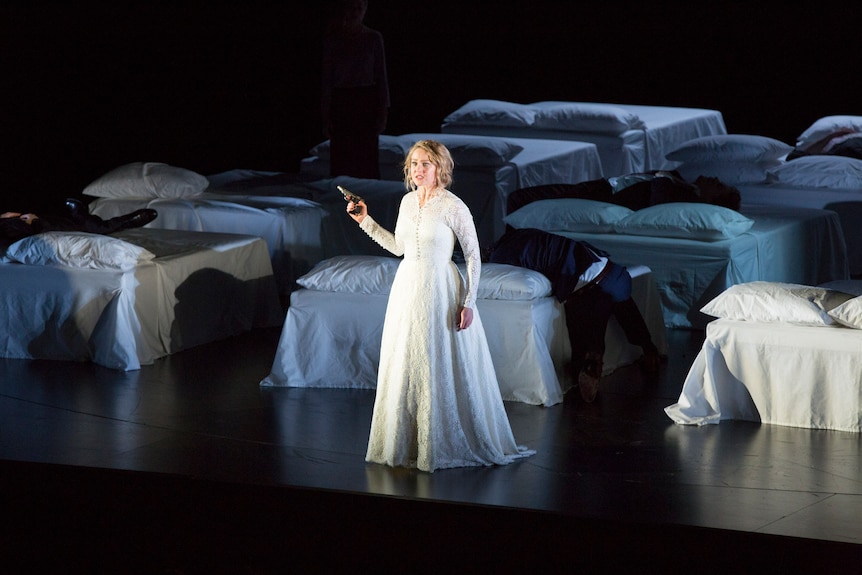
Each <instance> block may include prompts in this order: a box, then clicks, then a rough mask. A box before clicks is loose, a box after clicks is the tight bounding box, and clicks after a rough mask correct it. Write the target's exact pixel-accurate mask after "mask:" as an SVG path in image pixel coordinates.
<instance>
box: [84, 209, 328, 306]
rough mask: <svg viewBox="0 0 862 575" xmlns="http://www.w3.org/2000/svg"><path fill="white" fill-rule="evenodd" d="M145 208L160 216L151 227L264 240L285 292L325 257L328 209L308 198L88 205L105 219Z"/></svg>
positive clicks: (278, 280)
mask: <svg viewBox="0 0 862 575" xmlns="http://www.w3.org/2000/svg"><path fill="white" fill-rule="evenodd" d="M142 208H152V209H154V210H156V211H157V212H158V213H159V216H158V217H157V218H156V219H155V220H154V221H153V222H151V223H150V224H148V225H147V227H148V228H151V229H168V230H187V231H204V232H219V233H233V234H245V235H255V236H259V237H262V238H263V239H264V240H265V241H266V245H267V248H268V252H269V255H270V262H271V265H272V269H273V274H274V275H275V279H276V282H277V284H278V286H279V289H280V291H281V293H282V294H287V293H289V292H290V291H291V290H292V289H293V287H294V283H295V281H296V278H298V277H299V276H301V275H302V274H304V273H305V272H307V271H308V270H309V269H311V267H312V266H313V265H314V264H315V263H317V262H318V261H320V260H321V259H322V256H323V247H322V242H321V237H320V233H321V232H320V230H321V222H322V220H323V218H324V217H325V216H326V211H325V210H324V209H323V208H322V206H320V204H318V203H316V202H313V201H311V200H307V199H302V198H296V197H278V196H253V195H240V194H220V193H214V192H205V193H204V194H203V195H201V196H199V197H196V198H188V199H164V198H97V199H96V200H94V201H93V202H92V203H91V204H90V205H89V209H90V212H91V213H93V214H95V215H98V216H100V217H102V218H105V219H107V218H112V217H115V216H119V215H122V214H127V213H130V212H132V211H134V210H138V209H142Z"/></svg>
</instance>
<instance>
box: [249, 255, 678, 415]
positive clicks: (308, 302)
mask: <svg viewBox="0 0 862 575" xmlns="http://www.w3.org/2000/svg"><path fill="white" fill-rule="evenodd" d="M399 261H400V259H398V258H393V257H378V256H346V257H335V258H331V259H329V260H326V261H324V262H321V263H320V264H319V265H318V266H316V267H315V268H314V269H313V270H312V271H311V272H309V274H307V275H306V276H305V277H304V278H302V279H301V280H300V283H301V284H302V285H303V286H304V287H303V288H302V289H299V290H297V291H295V292H293V294H291V302H290V307H289V308H288V312H287V317H286V319H285V324H284V326H283V328H282V334H281V338H280V340H279V344H278V349H277V352H276V356H275V359H274V361H273V366H272V370H271V373H270V374H269V375H268V376H267V377H266V378H264V379H263V380H262V381H261V385H262V386H265V387H269V386H288V387H332V388H343V387H349V388H360V389H374V388H375V387H376V384H377V366H378V363H379V359H380V340H381V337H382V333H383V320H384V316H385V312H386V303H387V300H388V297H389V295H388V294H389V286H390V285H391V282H392V278H393V277H394V274H395V270H396V267H397V265H398V262H399ZM462 273H463V270H462ZM630 273H631V274H632V276H633V294H632V297H633V299H634V300H635V302H636V303H637V305H638V307H639V309H640V310H641V314H642V315H643V316H644V319H645V321H646V322H647V326H648V327H649V329H650V333H651V335H652V338H653V341H654V343H655V344H656V346H657V347H658V348H659V352H660V353H662V354H664V353H666V351H667V343H666V338H665V330H664V325H663V322H662V315H661V304H660V303H659V301H658V294H657V293H656V290H655V284H654V282H653V281H652V277H651V274H650V273H649V270H648V269H647V268H645V267H639V268H635V269H633V270H630ZM550 294H551V285H550V282H549V281H548V279H547V278H546V277H545V276H543V275H542V274H540V273H538V272H535V271H533V270H529V269H526V268H520V267H516V266H509V265H504V264H493V263H486V264H483V266H482V276H481V280H480V286H479V299H478V302H477V309H478V312H479V315H480V317H481V319H482V324H483V326H484V328H485V333H486V335H487V337H488V344H489V346H490V348H491V355H492V358H493V361H494V367H495V369H496V371H497V377H498V380H499V384H500V391H501V394H502V396H503V399H504V400H507V401H520V402H524V403H529V404H533V405H545V406H550V405H554V404H557V403H559V402H561V401H562V399H563V394H564V393H565V392H566V391H567V390H568V389H569V388H570V387H571V385H572V381H571V376H570V375H569V374H567V372H566V367H567V364H568V362H569V359H570V356H571V347H570V344H569V337H568V332H567V331H566V324H565V312H564V310H563V307H562V304H560V303H559V302H558V301H557V299H556V298H554V297H552V296H551V295H550ZM606 345H607V349H606V351H605V358H604V360H605V361H604V372H605V373H610V372H612V371H613V370H614V369H617V368H618V367H620V366H623V365H628V364H631V363H633V362H635V361H637V359H638V358H640V356H641V352H642V350H641V349H640V348H637V347H635V346H632V345H631V344H629V343H628V341H627V340H626V339H625V335H624V334H623V331H622V328H620V326H619V324H618V323H617V322H616V320H615V319H614V318H612V319H611V323H610V324H609V326H608V331H607V335H606Z"/></svg>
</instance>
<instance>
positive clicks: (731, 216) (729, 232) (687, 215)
mask: <svg viewBox="0 0 862 575" xmlns="http://www.w3.org/2000/svg"><path fill="white" fill-rule="evenodd" d="M753 225H754V220H752V219H749V218H747V217H745V216H743V215H742V214H740V213H739V212H737V211H735V210H731V209H730V208H725V207H723V206H715V205H712V204H700V203H688V202H670V203H666V204H658V205H655V206H649V207H647V208H643V209H641V210H638V211H636V212H634V213H632V214H631V215H630V216H627V217H625V218H623V219H622V220H620V221H619V222H617V223H616V224H615V225H614V231H615V232H616V233H618V234H630V235H636V236H656V237H665V238H684V239H689V240H702V241H718V240H726V239H730V238H735V237H736V236H738V235H739V234H742V233H744V232H746V231H748V230H749V228H751V226H753Z"/></svg>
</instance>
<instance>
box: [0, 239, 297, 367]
mask: <svg viewBox="0 0 862 575" xmlns="http://www.w3.org/2000/svg"><path fill="white" fill-rule="evenodd" d="M0 283H2V286H3V289H2V290H0V297H2V299H3V301H2V307H3V309H4V313H3V314H2V315H0V333H2V334H3V338H2V339H0V356H2V357H6V358H17V359H26V358H34V359H56V360H72V361H92V362H94V363H96V364H99V365H102V366H105V367H109V368H113V369H119V370H126V371H128V370H136V369H139V368H140V366H141V365H145V364H150V363H152V362H153V361H154V360H156V359H157V358H159V357H163V356H165V355H168V354H171V353H174V352H177V351H180V350H183V349H187V348H190V347H193V346H197V345H200V344H203V343H207V342H210V341H215V340H218V339H223V338H226V337H229V336H232V335H236V334H238V333H241V332H243V331H246V330H249V329H252V328H256V327H270V326H278V325H281V323H282V321H283V318H284V315H283V311H282V307H281V304H280V303H279V299H278V294H277V289H276V285H275V280H274V278H273V276H272V266H271V264H270V260H269V255H268V251H267V247H266V243H265V242H264V241H263V240H262V239H260V238H257V237H254V236H242V235H236V234H216V233H206V232H188V231H176V230H157V229H146V228H137V229H131V230H124V231H121V232H117V233H116V234H114V235H112V236H101V235H95V234H85V233H73V232H50V233H45V234H37V235H35V236H31V237H30V238H27V239H24V240H19V241H18V242H15V243H14V244H12V245H11V246H9V248H8V249H7V250H6V251H5V253H4V255H3V261H2V263H0Z"/></svg>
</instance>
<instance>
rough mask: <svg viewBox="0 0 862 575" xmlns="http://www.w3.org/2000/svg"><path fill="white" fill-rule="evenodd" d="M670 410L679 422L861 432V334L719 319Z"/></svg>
mask: <svg viewBox="0 0 862 575" xmlns="http://www.w3.org/2000/svg"><path fill="white" fill-rule="evenodd" d="M665 412H666V413H667V415H668V416H669V417H670V418H671V419H672V420H673V421H674V422H676V423H680V424H696V425H704V424H709V423H718V422H719V421H721V420H725V419H742V420H747V421H759V422H762V423H770V424H776V425H787V426H792V427H806V428H813V429H835V430H841V431H856V432H858V431H862V330H855V329H850V328H844V327H834V326H820V327H810V326H796V325H791V324H777V323H759V322H750V321H737V320H727V319H718V320H715V321H713V322H711V323H709V324H708V325H707V326H706V339H705V341H704V343H703V347H702V349H701V351H700V352H699V353H698V355H697V357H696V358H695V360H694V363H693V364H692V366H691V369H690V370H689V372H688V375H687V376H686V379H685V382H684V383H683V387H682V392H681V394H680V396H679V400H678V401H677V403H675V404H673V405H670V406H668V407H666V408H665Z"/></svg>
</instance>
